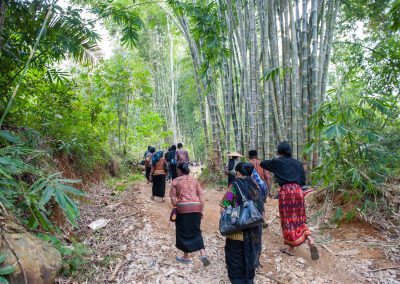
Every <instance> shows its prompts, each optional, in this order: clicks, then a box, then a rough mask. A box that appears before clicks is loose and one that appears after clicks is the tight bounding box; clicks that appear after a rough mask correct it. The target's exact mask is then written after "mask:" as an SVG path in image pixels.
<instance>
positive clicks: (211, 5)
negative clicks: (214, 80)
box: [167, 0, 230, 74]
mask: <svg viewBox="0 0 400 284" xmlns="http://www.w3.org/2000/svg"><path fill="white" fill-rule="evenodd" d="M167 2H168V4H169V5H170V6H171V7H172V8H173V10H174V12H175V13H176V14H177V15H180V16H182V15H185V16H187V17H188V18H189V20H190V22H191V25H190V26H191V33H192V35H193V37H194V40H196V41H197V42H200V41H201V43H202V51H203V52H204V55H205V59H206V60H205V61H204V65H203V66H202V69H203V74H205V73H206V71H207V70H208V69H209V68H210V67H212V66H221V65H222V59H223V58H224V57H227V56H228V55H229V52H230V51H229V49H227V48H226V47H225V45H224V41H223V37H224V32H226V30H227V27H226V25H225V24H224V23H223V22H222V21H221V17H220V16H219V13H220V10H219V6H218V5H217V3H215V2H207V1H198V2H193V3H192V2H181V1H176V0H169V1H167Z"/></svg>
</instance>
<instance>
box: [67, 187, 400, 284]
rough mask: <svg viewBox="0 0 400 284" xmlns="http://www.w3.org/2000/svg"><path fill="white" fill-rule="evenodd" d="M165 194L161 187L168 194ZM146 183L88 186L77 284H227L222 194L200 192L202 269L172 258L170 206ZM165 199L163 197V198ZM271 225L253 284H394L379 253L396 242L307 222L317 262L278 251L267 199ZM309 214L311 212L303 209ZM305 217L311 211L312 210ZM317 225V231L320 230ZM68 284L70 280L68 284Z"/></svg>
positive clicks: (274, 206)
mask: <svg viewBox="0 0 400 284" xmlns="http://www.w3.org/2000/svg"><path fill="white" fill-rule="evenodd" d="M168 193H169V184H168V183H167V192H166V196H168ZM150 195H151V185H148V184H146V183H144V182H142V183H136V184H134V185H132V186H131V187H129V188H128V189H127V190H126V191H124V192H113V191H112V190H111V189H109V188H106V187H105V186H104V185H94V186H93V187H92V188H91V191H90V193H89V200H90V203H86V204H82V207H81V215H82V222H81V232H80V233H79V235H80V236H81V239H82V240H83V242H84V243H85V244H87V245H88V246H89V247H90V248H91V249H92V251H93V253H92V255H91V260H90V265H89V266H88V267H87V269H85V270H84V271H82V274H81V275H80V276H79V279H76V280H75V281H79V282H86V281H87V283H108V282H110V280H112V281H116V282H117V283H229V281H228V277H227V274H226V267H225V260H224V242H225V240H224V238H223V237H221V236H220V235H219V232H218V223H219V205H218V203H219V201H220V199H221V197H222V195H223V191H221V190H215V189H210V190H206V193H205V196H206V205H205V206H206V208H205V216H204V219H203V221H202V230H203V237H204V241H205V245H206V251H207V253H208V255H209V257H210V260H211V265H210V266H209V267H207V268H204V267H203V266H202V264H201V262H200V260H199V255H198V254H193V259H194V262H193V263H192V264H188V265H186V264H181V263H177V262H176V261H175V256H177V255H180V254H181V252H180V251H179V250H177V249H176V248H175V226H174V224H170V223H169V213H170V210H171V205H170V203H169V202H168V201H167V202H164V203H162V202H160V201H151V200H150ZM167 200H168V199H167ZM266 208H267V216H268V219H269V223H270V224H269V227H268V228H267V229H266V230H264V232H263V252H262V256H261V264H262V268H260V269H259V271H258V273H257V275H256V279H255V280H256V283H315V284H317V283H318V284H319V283H400V270H399V269H400V263H396V262H394V261H390V260H388V259H387V258H386V257H385V254H384V251H385V250H384V249H383V248H385V249H388V248H389V249H393V250H398V249H399V241H398V240H395V241H393V240H392V239H387V238H386V237H385V236H384V234H382V233H381V232H379V231H377V230H375V229H373V228H372V227H370V226H367V225H366V224H362V223H360V224H358V223H352V224H345V225H343V226H341V227H339V228H336V227H332V226H331V227H327V226H325V227H324V230H323V229H322V226H319V224H318V223H316V222H313V220H312V218H310V223H309V225H310V229H311V230H312V231H313V233H314V234H313V236H314V238H315V239H316V241H317V244H318V248H319V252H320V259H319V260H318V261H312V260H311V257H310V253H309V250H308V247H307V246H306V245H302V246H300V247H298V248H296V256H294V257H291V256H288V255H285V254H282V253H281V252H279V249H280V248H282V247H283V240H282V237H281V228H280V222H279V218H278V217H277V213H278V202H277V200H273V199H269V200H268V202H267V206H266ZM309 209H310V210H312V209H311V208H309ZM310 215H311V213H310ZM100 218H104V219H110V222H109V223H108V224H107V226H106V227H104V228H102V229H99V230H98V231H92V230H91V229H90V228H88V227H87V226H88V225H89V224H90V223H91V222H92V221H95V220H97V219H100ZM320 227H321V228H320ZM71 281H72V280H71Z"/></svg>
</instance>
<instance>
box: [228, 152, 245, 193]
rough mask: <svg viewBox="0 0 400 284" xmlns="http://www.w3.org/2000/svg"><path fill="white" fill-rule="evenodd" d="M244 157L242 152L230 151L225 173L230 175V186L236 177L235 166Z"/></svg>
mask: <svg viewBox="0 0 400 284" xmlns="http://www.w3.org/2000/svg"><path fill="white" fill-rule="evenodd" d="M240 157H243V156H242V155H241V154H239V153H238V152H232V153H230V152H228V159H229V160H228V163H227V165H226V167H225V174H227V175H228V186H230V185H231V184H232V183H233V182H234V180H235V177H236V171H235V167H236V165H237V164H239V162H240V161H239V158H240Z"/></svg>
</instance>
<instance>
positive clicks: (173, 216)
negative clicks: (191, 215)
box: [169, 207, 177, 222]
mask: <svg viewBox="0 0 400 284" xmlns="http://www.w3.org/2000/svg"><path fill="white" fill-rule="evenodd" d="M176 213H177V211H176V207H174V208H172V210H171V214H170V215H169V220H170V221H171V222H176Z"/></svg>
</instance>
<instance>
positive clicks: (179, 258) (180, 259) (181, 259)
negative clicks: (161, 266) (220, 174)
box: [175, 256, 192, 263]
mask: <svg viewBox="0 0 400 284" xmlns="http://www.w3.org/2000/svg"><path fill="white" fill-rule="evenodd" d="M175 259H176V261H179V262H182V263H192V261H191V260H190V259H186V258H183V257H181V256H177V257H175Z"/></svg>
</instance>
